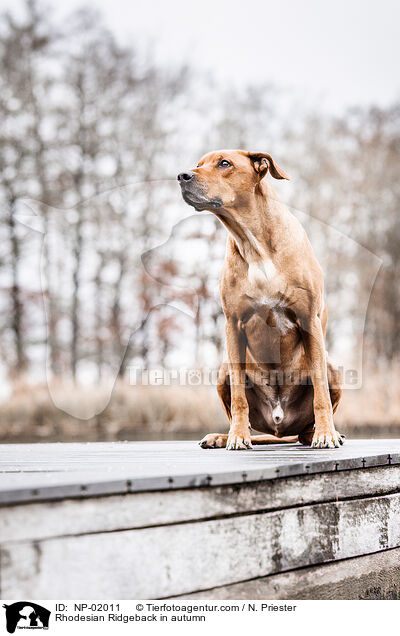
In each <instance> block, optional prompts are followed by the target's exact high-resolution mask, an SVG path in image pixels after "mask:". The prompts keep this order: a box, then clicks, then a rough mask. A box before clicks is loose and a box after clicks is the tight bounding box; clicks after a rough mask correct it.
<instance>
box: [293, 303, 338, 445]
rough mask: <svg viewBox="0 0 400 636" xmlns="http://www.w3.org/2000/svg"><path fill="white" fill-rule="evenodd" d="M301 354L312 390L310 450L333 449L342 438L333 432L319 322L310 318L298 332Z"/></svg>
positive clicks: (323, 346) (315, 317)
mask: <svg viewBox="0 0 400 636" xmlns="http://www.w3.org/2000/svg"><path fill="white" fill-rule="evenodd" d="M302 334H303V341H304V347H305V352H306V356H307V360H308V365H309V369H310V373H311V380H312V383H313V387H314V417H315V432H314V436H313V439H312V442H311V446H312V447H314V448H335V447H339V446H340V445H341V444H343V439H342V437H341V436H340V435H339V433H338V432H337V431H336V430H335V425H334V423H333V412H332V404H331V400H330V396H329V384H328V370H327V355H326V351H325V342H324V334H323V329H322V324H321V320H320V318H319V317H318V316H314V317H313V318H312V319H311V320H310V321H308V322H307V324H306V325H305V328H303V329H302Z"/></svg>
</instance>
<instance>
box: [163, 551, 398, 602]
mask: <svg viewBox="0 0 400 636" xmlns="http://www.w3.org/2000/svg"><path fill="white" fill-rule="evenodd" d="M174 598H179V599H181V598H186V599H192V600H193V599H202V598H204V599H210V598H211V599H255V600H263V599H281V600H286V599H290V600H298V599H299V600H300V599H312V600H318V599H319V600H323V599H325V600H331V599H335V600H367V599H368V600H377V599H381V600H383V599H400V548H394V549H392V550H385V551H383V552H378V553H375V554H368V555H366V556H360V557H357V558H354V559H346V560H344V561H338V562H337V563H326V564H324V565H317V566H312V567H309V568H304V569H302V570H295V571H294V572H285V573H283V574H273V575H271V576H267V577H262V578H259V579H253V580H251V581H245V582H243V583H234V584H233V585H224V586H222V587H217V588H213V589H211V590H206V591H203V592H195V593H194V594H185V595H183V596H177V597H174Z"/></svg>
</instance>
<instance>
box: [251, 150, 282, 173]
mask: <svg viewBox="0 0 400 636" xmlns="http://www.w3.org/2000/svg"><path fill="white" fill-rule="evenodd" d="M247 154H248V156H249V158H250V161H251V162H252V164H253V168H254V170H255V171H256V172H258V174H259V175H260V179H262V178H263V177H265V175H266V174H267V172H268V170H269V171H270V173H271V175H272V176H273V177H274V179H290V177H289V175H288V174H287V173H286V172H285V171H284V170H282V168H280V167H279V166H278V165H277V164H276V163H275V161H274V160H273V159H272V157H271V155H268V154H267V153H266V152H248V153H247Z"/></svg>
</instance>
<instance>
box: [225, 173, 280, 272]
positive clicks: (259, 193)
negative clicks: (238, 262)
mask: <svg viewBox="0 0 400 636" xmlns="http://www.w3.org/2000/svg"><path fill="white" fill-rule="evenodd" d="M281 207H282V203H281V202H280V201H279V199H278V196H277V195H276V193H275V191H274V189H273V188H272V187H271V186H270V185H269V184H263V183H260V184H259V185H258V186H257V187H256V189H255V192H254V194H252V195H251V196H250V197H249V202H248V204H247V205H246V215H245V216H243V217H241V216H239V215H238V214H237V213H236V211H235V210H229V209H228V210H226V212H221V213H220V214H218V217H219V219H220V220H221V222H222V223H223V224H224V225H225V227H226V228H227V230H228V232H229V233H230V234H231V236H232V238H233V239H234V241H235V244H236V246H237V248H238V251H239V254H240V255H241V257H242V258H243V259H244V260H245V261H246V262H247V263H248V265H252V264H256V263H260V262H263V261H265V260H268V259H270V260H271V259H272V257H273V254H274V252H275V251H276V247H275V246H276V245H277V241H276V240H275V236H276V230H277V224H278V219H279V210H280V209H281Z"/></svg>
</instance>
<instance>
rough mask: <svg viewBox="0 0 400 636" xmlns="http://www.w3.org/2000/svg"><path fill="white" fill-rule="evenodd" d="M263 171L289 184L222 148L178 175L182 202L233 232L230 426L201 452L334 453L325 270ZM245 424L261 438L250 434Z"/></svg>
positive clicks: (333, 373) (221, 386) (279, 173)
mask: <svg viewBox="0 0 400 636" xmlns="http://www.w3.org/2000/svg"><path fill="white" fill-rule="evenodd" d="M268 171H269V172H270V174H271V175H272V176H273V177H274V178H275V179H289V177H288V175H287V174H286V173H285V172H284V171H283V170H282V169H281V168H279V167H278V166H277V165H276V163H275V162H274V161H273V159H272V157H271V156H270V155H268V154H265V153H258V152H246V151H244V150H221V151H217V152H211V153H209V154H207V155H205V156H204V157H203V158H202V159H201V161H200V162H199V164H198V165H197V167H196V168H195V169H194V170H192V171H190V172H183V173H181V174H179V175H178V181H179V183H180V185H181V189H182V195H183V198H184V200H185V201H186V202H187V203H188V204H189V205H192V206H193V207H194V208H195V209H196V210H209V211H210V212H212V213H213V214H215V216H217V218H218V219H219V220H220V221H221V222H222V223H223V224H224V225H225V227H226V228H227V230H228V232H229V237H228V242H227V247H226V255H225V261H224V266H223V269H222V272H221V279H220V292H221V298H222V306H223V310H224V313H225V317H226V348H227V362H225V363H224V364H223V365H222V366H221V369H220V373H219V381H218V394H219V396H220V398H221V400H222V403H223V406H224V408H225V411H226V413H227V415H228V418H229V420H230V428H229V435H222V434H219V433H212V434H210V435H207V436H206V437H205V438H204V439H203V440H202V441H201V445H202V446H203V447H204V448H215V447H222V446H226V448H227V449H229V450H238V449H246V448H251V444H252V442H253V443H281V442H283V441H285V442H293V441H296V440H297V439H299V441H300V442H302V443H303V444H311V446H313V447H316V448H333V447H338V446H339V445H340V444H342V443H343V439H342V436H341V435H340V434H339V433H337V431H336V430H335V427H334V424H333V412H334V411H335V409H336V407H337V405H338V403H339V400H340V397H341V387H340V383H341V382H340V373H339V371H338V370H337V369H335V368H334V367H333V366H332V364H331V363H330V362H329V361H328V359H327V353H326V351H325V329H326V321H327V311H326V305H325V300H324V293H323V287H324V283H323V275H322V271H321V268H320V266H319V264H318V262H317V260H316V258H315V256H314V253H313V250H312V247H311V245H310V242H309V240H308V238H307V235H306V233H305V231H304V229H303V228H302V226H301V225H300V223H299V222H298V221H297V219H296V218H295V217H294V216H293V215H292V214H291V213H290V212H289V210H288V209H287V208H286V207H285V206H284V205H283V204H282V203H281V202H280V201H279V200H278V198H277V195H276V193H275V192H274V190H273V189H272V187H271V186H270V185H269V183H267V180H266V179H264V177H265V176H266V174H267V172H268ZM251 426H252V427H253V428H255V429H257V430H259V431H262V432H265V433H267V435H259V436H251V435H250V430H251Z"/></svg>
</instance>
